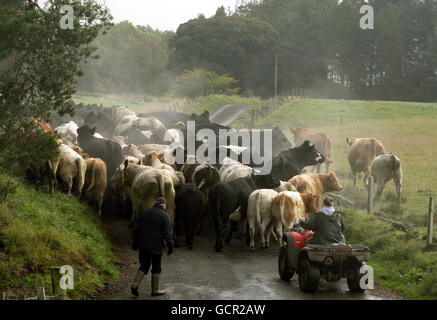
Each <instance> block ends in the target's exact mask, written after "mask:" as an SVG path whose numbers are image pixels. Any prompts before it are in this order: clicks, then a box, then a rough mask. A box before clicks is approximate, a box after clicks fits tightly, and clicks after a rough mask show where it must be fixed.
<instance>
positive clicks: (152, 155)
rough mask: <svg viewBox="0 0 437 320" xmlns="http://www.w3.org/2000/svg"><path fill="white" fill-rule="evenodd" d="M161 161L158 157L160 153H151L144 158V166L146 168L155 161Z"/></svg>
mask: <svg viewBox="0 0 437 320" xmlns="http://www.w3.org/2000/svg"><path fill="white" fill-rule="evenodd" d="M157 160H158V161H160V160H159V157H158V153H156V152H155V151H150V152H149V153H148V154H147V155H146V156H145V157H144V158H143V161H144V165H146V166H150V165H151V164H152V163H154V162H155V161H157Z"/></svg>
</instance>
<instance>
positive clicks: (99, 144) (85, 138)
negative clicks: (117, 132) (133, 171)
mask: <svg viewBox="0 0 437 320" xmlns="http://www.w3.org/2000/svg"><path fill="white" fill-rule="evenodd" d="M95 132H96V128H93V129H91V128H90V127H88V126H87V125H85V126H82V127H80V128H79V129H77V135H78V136H77V140H78V141H79V144H80V146H81V148H82V149H83V152H84V153H88V154H89V155H90V157H92V158H100V159H102V160H103V161H105V163H106V166H107V179H108V182H109V181H111V177H112V175H113V174H114V172H115V170H116V169H117V167H118V166H119V165H120V164H121V163H122V162H123V152H122V149H121V146H120V145H119V144H118V143H116V142H113V141H111V140H107V139H99V138H96V137H94V136H93V135H94V133H95Z"/></svg>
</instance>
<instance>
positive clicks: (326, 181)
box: [290, 172, 343, 207]
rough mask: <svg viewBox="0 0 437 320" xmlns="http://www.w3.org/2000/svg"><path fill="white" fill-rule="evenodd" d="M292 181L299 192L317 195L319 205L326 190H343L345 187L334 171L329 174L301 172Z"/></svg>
mask: <svg viewBox="0 0 437 320" xmlns="http://www.w3.org/2000/svg"><path fill="white" fill-rule="evenodd" d="M290 182H291V184H293V185H294V186H295V187H296V190H297V191H298V192H300V193H311V194H313V195H315V197H316V204H317V206H318V207H320V206H321V204H322V196H323V194H324V193H325V192H331V191H341V190H342V189H343V187H342V186H341V184H340V182H339V181H338V179H337V176H336V175H335V173H334V172H331V173H329V174H316V173H305V174H300V175H298V176H294V177H293V178H291V179H290Z"/></svg>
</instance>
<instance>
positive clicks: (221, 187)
mask: <svg viewBox="0 0 437 320" xmlns="http://www.w3.org/2000/svg"><path fill="white" fill-rule="evenodd" d="M280 185H281V183H280V181H279V180H278V179H277V178H276V177H274V176H273V175H272V174H267V175H254V174H252V175H250V176H248V177H244V178H238V179H235V180H232V181H228V182H221V183H218V184H216V185H215V186H214V187H212V189H211V192H210V193H209V203H210V204H211V214H212V217H213V219H214V225H215V233H216V244H215V251H217V252H220V251H222V249H223V237H224V226H225V225H226V223H227V221H228V220H229V216H230V215H231V213H233V212H234V211H235V210H237V209H238V208H239V207H240V212H241V219H242V220H244V219H246V218H247V202H248V199H249V196H250V194H251V193H252V192H253V191H255V190H257V189H272V188H276V187H279V186H280ZM235 230H236V225H235V223H232V224H231V231H230V232H229V234H228V235H227V236H226V239H225V241H226V243H229V242H230V241H231V239H232V233H233V231H235Z"/></svg>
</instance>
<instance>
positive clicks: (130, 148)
mask: <svg viewBox="0 0 437 320" xmlns="http://www.w3.org/2000/svg"><path fill="white" fill-rule="evenodd" d="M122 153H123V156H132V157H135V158H137V159H138V161H139V160H141V159H142V158H143V157H144V154H143V153H142V152H141V151H140V150H139V149H138V147H137V146H136V145H134V144H131V143H130V144H128V145H127V146H126V147H124V148H123V152H122Z"/></svg>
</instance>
